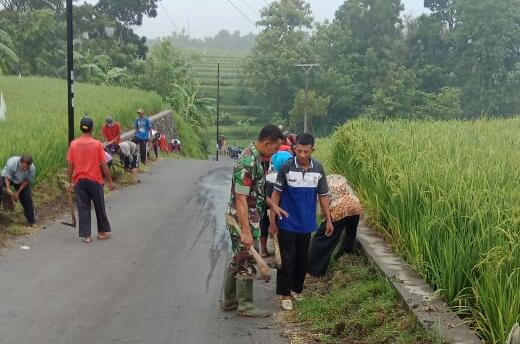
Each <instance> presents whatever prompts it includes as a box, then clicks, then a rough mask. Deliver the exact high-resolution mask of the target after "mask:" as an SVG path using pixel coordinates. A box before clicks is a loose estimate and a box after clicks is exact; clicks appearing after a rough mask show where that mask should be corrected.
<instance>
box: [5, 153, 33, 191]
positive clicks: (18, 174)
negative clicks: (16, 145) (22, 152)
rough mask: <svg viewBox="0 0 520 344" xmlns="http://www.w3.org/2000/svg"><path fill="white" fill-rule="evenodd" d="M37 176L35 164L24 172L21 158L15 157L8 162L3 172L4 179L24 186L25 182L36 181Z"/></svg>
mask: <svg viewBox="0 0 520 344" xmlns="http://www.w3.org/2000/svg"><path fill="white" fill-rule="evenodd" d="M35 175H36V168H35V167H34V164H32V165H31V167H30V168H29V170H27V171H22V169H21V168H20V157H19V156H13V157H12V158H9V160H7V163H6V164H5V167H4V169H3V170H2V172H1V176H2V177H4V178H5V177H7V178H9V180H11V182H12V183H13V184H22V183H23V182H24V181H26V180H29V181H30V182H33V181H34V177H35Z"/></svg>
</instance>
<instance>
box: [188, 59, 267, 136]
mask: <svg viewBox="0 0 520 344" xmlns="http://www.w3.org/2000/svg"><path fill="white" fill-rule="evenodd" d="M184 52H185V54H186V55H189V56H191V57H192V58H191V61H190V62H191V64H192V66H193V71H194V76H195V79H196V80H197V81H198V82H199V83H200V91H201V93H202V94H203V95H204V96H205V97H208V98H214V99H216V98H217V64H218V62H220V121H221V122H220V124H221V126H220V133H221V134H222V135H224V136H225V137H226V139H227V141H228V144H241V145H246V144H247V143H249V142H251V141H253V140H254V139H255V136H256V134H257V131H258V129H259V128H260V127H261V123H260V124H258V123H254V122H255V116H254V112H255V109H254V108H252V107H249V106H244V105H243V104H239V102H238V100H237V95H236V93H237V90H238V85H239V81H240V73H241V68H242V63H243V61H244V58H245V56H246V55H247V53H248V52H247V51H240V50H202V49H200V50H196V49H190V50H184ZM211 120H212V125H211V127H210V128H209V129H208V135H209V140H210V142H214V141H215V140H216V130H217V129H216V112H215V113H214V114H213V115H212V118H211Z"/></svg>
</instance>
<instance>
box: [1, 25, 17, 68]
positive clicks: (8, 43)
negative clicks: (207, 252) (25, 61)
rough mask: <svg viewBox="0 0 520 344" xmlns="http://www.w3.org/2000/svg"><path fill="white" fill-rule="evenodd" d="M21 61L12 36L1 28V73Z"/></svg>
mask: <svg viewBox="0 0 520 344" xmlns="http://www.w3.org/2000/svg"><path fill="white" fill-rule="evenodd" d="M19 62H20V59H19V57H18V55H17V54H16V52H15V50H14V43H13V41H12V39H11V36H9V34H8V33H7V32H5V31H4V30H0V74H2V73H3V72H6V71H7V70H9V69H10V68H13V67H14V66H15V65H17V64H18V63H19Z"/></svg>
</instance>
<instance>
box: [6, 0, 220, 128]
mask: <svg viewBox="0 0 520 344" xmlns="http://www.w3.org/2000/svg"><path fill="white" fill-rule="evenodd" d="M157 2H158V0H100V1H98V2H97V3H96V4H95V5H92V4H88V3H83V4H81V5H75V6H74V8H73V13H74V59H75V61H74V64H75V78H76V80H77V81H79V82H88V83H94V84H105V85H112V86H122V87H127V88H130V87H136V88H140V89H144V90H151V91H155V92H157V93H159V94H160V95H161V96H162V97H163V98H164V99H165V101H166V102H168V103H170V105H171V106H172V107H173V109H174V110H176V111H177V112H178V113H179V114H182V115H183V116H184V118H185V119H186V120H187V121H188V122H190V124H192V125H193V126H194V127H195V129H196V130H202V129H203V128H205V126H206V125H207V123H208V120H207V117H208V115H207V114H208V112H209V111H212V108H211V106H212V104H213V102H214V101H213V100H211V99H205V98H203V97H202V96H201V95H200V94H199V92H198V84H197V83H196V81H195V80H194V78H193V73H192V70H191V66H190V65H189V64H188V63H187V61H186V60H185V58H184V57H183V55H182V53H181V52H180V51H179V50H177V49H175V48H174V47H173V46H172V44H171V43H170V42H168V41H164V40H163V41H161V40H158V41H156V44H154V45H153V47H151V48H149V45H148V44H147V43H148V42H147V40H146V37H140V36H139V35H137V34H136V33H135V32H134V30H133V27H135V26H139V25H141V24H142V20H143V18H144V17H145V16H149V17H155V16H156V15H157V11H156V9H157ZM0 5H2V6H1V8H2V10H0V75H1V74H2V73H3V74H14V75H21V76H22V77H23V76H30V75H38V76H51V77H58V78H65V77H66V66H67V61H66V39H65V38H66V16H65V1H64V0H0Z"/></svg>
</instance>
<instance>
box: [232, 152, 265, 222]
mask: <svg viewBox="0 0 520 344" xmlns="http://www.w3.org/2000/svg"><path fill="white" fill-rule="evenodd" d="M265 172H266V171H265V170H264V166H263V164H262V157H261V156H260V153H259V152H258V150H257V149H256V147H255V145H254V144H251V145H250V146H249V147H247V148H246V149H245V150H244V152H243V153H242V155H241V156H240V158H239V159H238V162H237V164H236V165H235V167H234V169H233V177H232V182H231V196H230V198H229V203H228V213H229V214H231V215H233V216H236V213H237V203H236V193H238V194H242V195H247V196H248V197H247V205H248V208H249V218H250V221H252V222H257V219H256V218H257V217H258V218H259V217H260V214H262V212H263V211H264V208H265Z"/></svg>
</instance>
